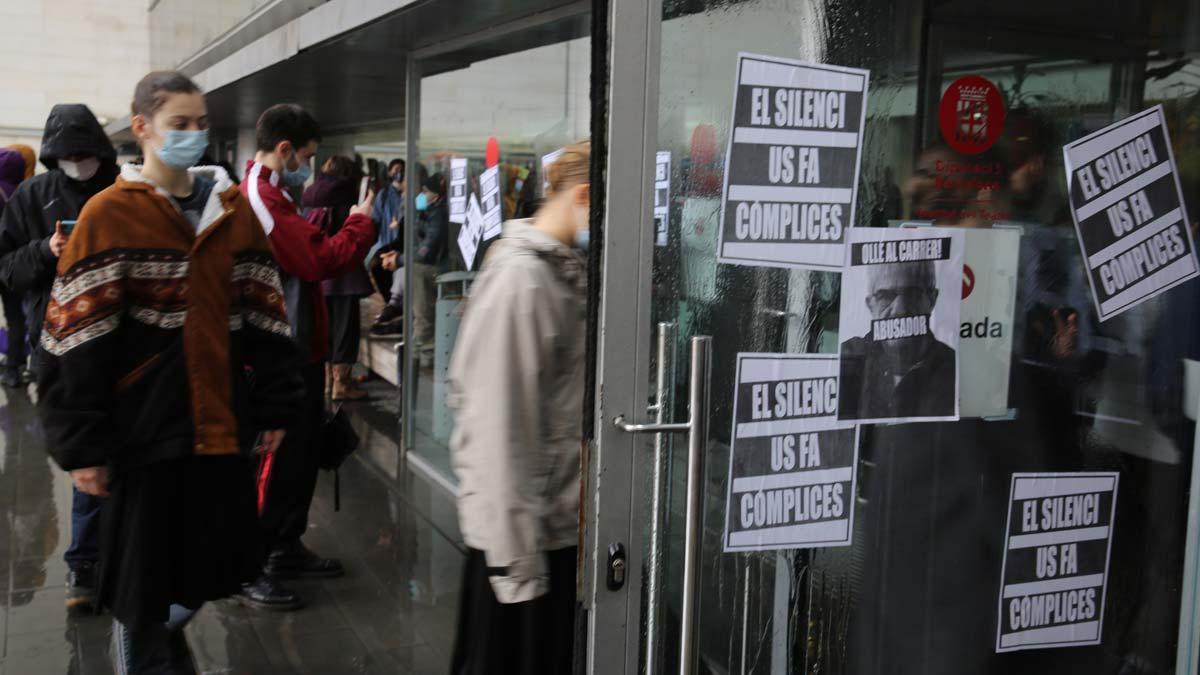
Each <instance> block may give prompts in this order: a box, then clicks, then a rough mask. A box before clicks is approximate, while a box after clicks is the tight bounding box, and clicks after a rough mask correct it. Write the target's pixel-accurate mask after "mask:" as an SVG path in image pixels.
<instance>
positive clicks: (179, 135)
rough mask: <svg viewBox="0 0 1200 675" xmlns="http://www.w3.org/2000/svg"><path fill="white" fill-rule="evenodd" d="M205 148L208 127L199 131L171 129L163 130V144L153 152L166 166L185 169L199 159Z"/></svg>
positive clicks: (206, 147)
mask: <svg viewBox="0 0 1200 675" xmlns="http://www.w3.org/2000/svg"><path fill="white" fill-rule="evenodd" d="M207 149H208V129H200V130H199V131H179V130H176V129H172V130H170V131H166V132H163V146H162V147H161V148H159V149H158V150H157V152H156V153H155V154H157V155H158V158H159V159H161V160H162V161H163V163H164V164H166V165H167V166H170V167H173V168H176V169H187V168H189V167H191V166H193V165H194V164H195V163H196V162H198V161H200V158H201V157H203V156H204V151H205V150H207Z"/></svg>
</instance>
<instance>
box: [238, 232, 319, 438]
mask: <svg viewBox="0 0 1200 675" xmlns="http://www.w3.org/2000/svg"><path fill="white" fill-rule="evenodd" d="M254 229H255V233H254V238H255V239H256V240H257V242H256V243H257V244H258V246H259V247H260V248H259V250H258V251H252V252H247V253H245V254H242V255H240V256H239V260H238V262H237V263H236V267H235V271H234V274H235V277H236V278H237V281H238V283H235V284H234V287H235V288H237V289H238V291H237V292H236V295H235V297H234V298H233V301H234V303H235V304H236V305H237V306H238V307H239V308H240V313H241V315H242V346H243V347H242V348H243V354H244V359H245V363H244V364H243V365H244V366H246V367H248V368H249V369H250V370H251V372H252V375H251V377H252V380H253V385H252V387H251V401H250V405H251V410H252V415H253V419H252V422H253V423H254V425H255V427H257V429H258V430H263V429H284V428H286V427H288V426H290V425H291V423H292V422H293V421H294V420H295V416H296V411H297V410H299V409H300V405H299V404H300V401H301V399H302V397H303V393H304V382H303V380H302V378H301V376H300V358H299V355H298V353H297V350H296V345H295V343H294V342H293V341H292V331H291V328H290V326H289V325H288V317H287V307H286V304H285V301H284V294H283V284H282V283H281V279H280V275H279V267H278V266H277V265H276V263H275V260H274V258H272V257H271V254H270V250H269V248H268V244H267V237H266V234H265V233H264V232H263V231H262V228H260V227H258V226H257V225H255V228H254Z"/></svg>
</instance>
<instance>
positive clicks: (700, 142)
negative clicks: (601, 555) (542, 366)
mask: <svg viewBox="0 0 1200 675" xmlns="http://www.w3.org/2000/svg"><path fill="white" fill-rule="evenodd" d="M663 4H664V14H663V22H662V52H661V77H660V98H659V109H658V147H657V148H656V149H657V150H659V151H669V152H670V153H671V155H672V162H671V195H672V198H671V203H670V210H669V223H670V226H669V230H668V238H667V242H666V244H667V245H666V246H665V247H661V248H659V249H658V250H657V251H656V254H655V263H654V272H655V283H654V289H653V293H654V297H653V317H652V321H654V322H659V321H674V322H677V323H678V324H679V331H678V334H679V336H680V344H679V345H678V347H677V349H678V353H679V354H683V353H684V350H685V348H686V347H685V345H684V343H683V340H685V339H686V338H687V337H689V336H692V335H712V336H714V337H713V345H714V354H713V361H712V363H713V372H712V389H711V390H712V392H713V393H712V395H713V402H712V410H711V414H712V417H711V420H710V429H711V432H710V433H711V437H710V439H709V440H710V444H709V448H710V449H709V455H708V459H707V476H706V480H705V506H706V513H705V533H704V544H703V549H704V561H703V570H702V579H701V583H702V589H703V590H702V600H701V603H700V611H699V622H700V625H699V631H698V634H699V636H700V644H701V645H702V654H701V663H702V665H701V672H713V673H718V672H719V673H725V672H730V673H732V672H737V673H751V672H758V673H762V672H772V673H784V672H788V673H793V672H794V673H855V674H864V675H865V674H872V675H874V674H879V675H882V674H884V673H888V674H906V673H912V674H917V673H921V674H929V673H935V674H936V673H945V674H947V675H951V674H954V675H959V674H961V673H965V672H970V673H997V674H1000V673H1018V672H1020V673H1026V672H1028V673H1034V672H1036V673H1073V674H1079V675H1083V674H1085V673H1086V674H1089V675H1091V674H1094V673H1111V674H1114V675H1115V674H1117V673H1154V672H1173V671H1174V665H1173V664H1174V662H1175V658H1176V641H1177V632H1178V622H1179V616H1180V591H1181V586H1182V581H1181V578H1182V577H1181V574H1182V565H1183V554H1184V547H1185V542H1186V538H1187V535H1188V533H1187V532H1186V530H1185V525H1186V522H1187V519H1186V513H1187V506H1188V495H1187V489H1188V481H1189V479H1190V476H1191V464H1192V447H1193V439H1194V434H1195V422H1194V420H1193V417H1194V414H1193V413H1192V412H1191V411H1185V405H1184V404H1185V398H1184V391H1185V384H1184V369H1185V365H1184V364H1185V362H1186V361H1188V360H1194V359H1197V358H1200V355H1198V352H1200V341H1198V339H1200V331H1197V329H1196V327H1195V326H1194V324H1195V323H1196V321H1195V319H1194V318H1193V317H1194V315H1195V314H1196V307H1197V302H1198V301H1200V282H1196V281H1192V282H1189V283H1186V284H1183V285H1180V286H1177V287H1175V288H1173V289H1171V290H1170V291H1167V292H1165V293H1163V294H1161V295H1159V296H1157V297H1155V298H1153V299H1151V300H1149V301H1147V302H1145V303H1143V304H1141V305H1138V306H1137V307H1135V308H1133V309H1131V310H1129V311H1126V312H1125V313H1123V314H1121V315H1119V316H1117V317H1114V318H1110V319H1108V320H1106V321H1100V319H1099V317H1098V315H1097V310H1096V307H1095V304H1094V303H1093V300H1092V294H1091V289H1090V288H1089V285H1088V283H1089V282H1088V277H1087V275H1086V273H1085V270H1084V260H1083V259H1082V256H1081V254H1080V249H1079V245H1078V242H1077V237H1076V235H1075V230H1074V225H1073V222H1072V218H1071V215H1070V211H1069V210H1068V204H1067V201H1066V194H1067V192H1066V181H1065V172H1064V163H1063V154H1062V146H1063V145H1065V144H1067V143H1070V142H1072V141H1075V140H1077V139H1079V138H1081V137H1083V136H1085V135H1087V134H1089V133H1091V132H1093V131H1096V130H1098V129H1101V128H1103V127H1105V126H1107V125H1109V124H1111V123H1113V122H1115V121H1117V120H1120V119H1123V118H1125V117H1128V116H1130V115H1132V114H1135V113H1137V112H1139V111H1142V110H1145V109H1147V108H1150V107H1153V106H1156V105H1160V104H1161V105H1162V106H1163V111H1164V115H1165V119H1166V123H1167V126H1168V128H1169V132H1170V138H1171V149H1172V151H1173V153H1174V157H1175V159H1176V162H1177V165H1178V170H1179V175H1180V181H1181V183H1182V188H1183V192H1184V195H1185V197H1186V199H1187V201H1188V204H1187V206H1188V211H1189V213H1190V214H1191V216H1190V217H1191V220H1190V222H1188V223H1187V225H1188V226H1189V227H1192V228H1193V229H1195V225H1196V223H1197V222H1198V220H1197V219H1198V218H1200V212H1197V208H1200V204H1196V203H1195V197H1196V195H1197V188H1198V187H1200V147H1198V139H1200V134H1198V130H1200V112H1198V111H1200V107H1198V106H1197V101H1198V100H1200V96H1198V94H1200V77H1198V74H1200V66H1197V65H1196V63H1197V61H1196V58H1197V56H1198V54H1197V48H1198V47H1200V12H1198V11H1197V10H1196V9H1195V7H1194V4H1190V3H1184V2H1171V1H1167V0H1150V1H1132V2H1124V3H1084V2H1077V1H1073V0H1072V1H1067V2H1052V3H1047V2H1034V1H1032V0H1014V1H1012V2H1003V3H980V2H975V1H967V0H948V1H946V2H937V3H922V2H916V1H915V0H902V1H900V2H882V1H880V0H850V1H848V2H837V3H832V2H822V1H820V0H744V1H740V2H729V1H727V0H721V1H712V2H709V1H706V0H667V1H665V2H664V3H663ZM739 52H753V53H758V54H766V55H772V56H778V57H784V58H791V59H801V60H806V61H810V62H815V63H824V64H832V65H839V66H849V67H854V68H864V69H869V70H870V81H869V102H868V106H867V113H866V115H867V117H866V128H865V138H864V140H863V145H862V148H863V149H862V164H861V174H860V180H859V184H858V198H857V209H856V217H855V222H854V225H855V226H858V227H889V226H890V227H896V226H899V224H900V223H901V222H903V221H925V222H927V223H928V222H930V221H932V222H934V223H936V224H938V225H945V226H955V227H962V228H972V229H978V228H996V227H1007V228H1011V229H1016V230H1017V231H1018V232H1019V237H1020V248H1019V256H1018V261H1017V271H1016V280H1015V284H1016V291H1015V303H1014V305H1015V310H1014V315H1013V317H1012V319H1011V321H1006V322H1003V323H1004V326H1005V328H1004V330H1009V331H1011V332H1012V335H1011V338H1012V347H1011V365H1010V366H1009V367H1008V369H1007V374H1006V375H1003V376H1002V377H1004V378H1005V379H1008V381H1009V387H1008V392H1007V400H1006V405H1004V406H1002V407H1003V408H1005V410H1003V411H994V414H989V415H987V416H986V418H985V417H980V416H973V417H964V418H963V419H962V420H961V421H958V422H949V423H921V424H900V425H864V426H863V427H862V440H861V446H860V456H859V463H858V492H857V495H855V497H856V499H857V505H856V507H857V510H856V513H855V520H854V528H853V544H852V545H851V546H849V547H844V548H819V549H811V550H782V551H768V552H760V553H729V554H727V553H724V552H723V534H724V533H723V528H724V524H725V509H726V497H727V491H728V489H729V485H728V471H729V466H730V465H729V445H730V430H731V428H732V420H731V414H732V403H733V401H732V393H733V391H734V389H735V387H734V374H735V373H734V368H735V364H736V354H737V353H739V352H792V353H801V352H828V353H833V352H836V351H837V349H838V336H837V326H838V311H839V310H838V308H839V301H840V298H839V284H840V279H839V275H838V274H836V273H826V272H808V271H791V270H781V269H772V268H767V267H755V266H735V265H726V264H719V263H718V262H717V259H716V251H717V243H718V236H719V225H720V213H721V200H722V172H723V170H724V160H725V154H726V148H727V146H728V143H729V136H730V133H731V129H730V127H729V125H730V118H731V106H732V98H731V91H732V90H733V82H734V70H735V66H736V63H737V55H738V53H739ZM967 77H973V78H979V79H981V80H983V81H986V82H987V83H988V86H987V87H984V88H983V89H979V90H978V92H977V93H981V95H982V94H987V93H989V92H991V91H992V89H994V90H995V91H994V93H995V94H997V95H998V96H999V99H998V101H999V104H998V105H997V99H990V101H991V105H992V106H993V108H992V109H991V111H990V112H988V113H987V116H986V117H985V118H979V121H980V122H981V123H982V122H989V123H992V124H993V125H994V126H996V127H998V128H996V129H994V132H995V133H994V134H992V135H990V136H989V134H991V132H992V130H989V129H971V130H968V135H971V134H974V135H975V136H973V137H978V138H982V139H985V140H982V141H980V143H981V144H982V145H986V146H987V147H986V148H979V147H970V146H969V145H964V143H963V142H959V141H955V140H954V136H955V131H954V128H953V126H951V128H950V131H948V132H947V131H944V130H943V126H944V125H943V122H944V121H945V115H946V112H945V110H946V109H945V108H944V107H943V106H944V100H945V99H946V97H947V95H948V93H949V92H951V90H952V88H953V87H954V86H955V83H959V82H961V81H962V79H963V78H967ZM974 81H975V80H971V82H974ZM988 87H990V88H988ZM973 91H975V90H973ZM956 105H957V102H955V105H954V106H952V107H951V113H954V112H955V111H958V110H961V109H959V108H957V107H955V106H956ZM1001 118H1002V120H1003V121H1002V123H1001V122H999V120H1001ZM950 121H951V122H953V117H951V120H950ZM960 141H961V139H960ZM964 148H965V150H964ZM964 177H967V178H970V180H964ZM997 311H998V312H1003V311H1004V309H1003V308H1001V307H997ZM998 316H999V315H998ZM998 316H997V317H992V318H993V319H997V320H999V319H998ZM991 331H992V327H991V324H990V323H988V325H987V326H986V327H985V328H984V330H983V332H984V334H990V333H991ZM977 333H978V329H977V328H976V326H975V325H974V324H971V325H967V326H963V327H962V333H961V335H962V339H963V341H964V343H965V342H966V341H968V340H972V339H976V338H979V337H982V336H979V335H977ZM685 370H686V369H677V374H678V381H677V385H678V387H677V392H676V395H675V398H676V400H686V377H687V373H686V372H684V371H685ZM982 384H984V383H983V382H982V381H980V380H979V379H976V380H969V379H965V378H964V379H963V380H962V382H961V386H962V387H963V388H968V387H975V386H982ZM1192 405H1193V406H1194V405H1195V402H1194V400H1193V401H1192ZM681 445H682V444H677V446H676V452H675V462H674V463H675V469H674V476H675V479H674V489H673V490H672V497H673V500H674V503H673V505H672V523H671V525H672V527H671V535H670V546H669V547H668V551H669V559H668V560H669V564H670V565H671V569H672V570H678V566H679V565H680V563H681V561H682V548H681V546H682V536H683V529H682V514H683V508H684V507H683V504H684V498H685V489H684V487H685V486H684V484H683V479H684V476H685V471H684V462H685V461H686V458H685V457H684V454H685V453H684V452H683V451H682V449H681V448H680V446H681ZM645 457H647V467H646V471H645V474H646V475H647V476H649V475H650V473H651V472H650V465H649V458H650V457H651V455H650V453H649V452H647V453H646V454H645ZM1083 471H1113V472H1118V473H1119V476H1120V483H1119V491H1118V495H1119V496H1118V497H1117V499H1116V509H1115V516H1114V518H1113V522H1112V543H1111V559H1110V562H1109V566H1108V570H1109V573H1108V578H1107V585H1106V591H1105V594H1104V596H1103V598H1102V600H1100V601H1099V602H1101V603H1102V607H1101V610H1102V613H1103V616H1102V618H1103V630H1102V632H1101V633H1100V635H1099V644H1094V645H1090V646H1080V647H1075V648H1070V649H1066V648H1058V649H1055V648H1042V649H1031V650H1026V651H1014V652H1006V653H997V629H998V622H1004V621H1008V620H1009V617H1008V616H1007V614H1008V613H1009V612H1010V611H1012V612H1019V611H1021V608H1020V606H1019V603H1018V606H1017V607H1016V608H1015V609H1014V608H1013V607H1012V606H1011V599H1010V600H1009V601H1008V602H1005V603H1002V602H1001V597H1000V595H1001V583H1002V580H1001V574H1002V565H1003V562H1004V559H1005V544H1006V542H1005V533H1006V522H1007V520H1006V519H1007V517H1008V515H1009V494H1010V488H1011V484H1012V476H1013V474H1014V473H1019V472H1083ZM648 492H649V490H647V493H648ZM666 580H667V584H668V594H667V595H668V600H669V601H668V612H667V617H666V618H665V619H664V620H663V625H664V626H665V627H666V628H667V631H666V635H667V636H668V638H667V641H666V642H665V644H664V647H663V655H664V659H665V660H664V664H663V667H662V671H661V672H673V671H676V670H677V669H678V666H677V664H675V663H674V661H675V659H676V653H677V644H676V642H674V641H675V640H677V639H678V628H677V626H678V621H679V616H678V612H679V606H680V597H679V594H680V589H679V587H678V585H679V581H680V575H679V574H677V573H675V572H672V573H669V574H667V575H666ZM1046 597H1047V598H1049V597H1050V596H1046ZM1043 618H1045V617H1043ZM648 620H654V619H653V618H650V619H648ZM1046 621H1048V622H1050V623H1054V620H1053V619H1046ZM1035 623H1036V622H1035ZM1039 625H1046V624H1039Z"/></svg>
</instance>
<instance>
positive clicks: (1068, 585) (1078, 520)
mask: <svg viewBox="0 0 1200 675" xmlns="http://www.w3.org/2000/svg"><path fill="white" fill-rule="evenodd" d="M1118 478H1119V476H1118V474H1117V473H1115V472H1100V473H1014V474H1013V476H1012V490H1011V492H1010V496H1009V500H1008V527H1007V530H1006V535H1005V539H1004V565H1003V571H1002V572H1001V585H1000V610H999V624H998V630H997V633H996V651H997V652H1010V651H1017V650H1021V649H1049V648H1054V647H1079V646H1083V645H1098V644H1100V637H1101V635H1102V634H1103V627H1104V598H1105V591H1106V589H1107V587H1108V564H1109V553H1110V551H1111V548H1112V529H1113V520H1114V516H1115V514H1116V508H1117V482H1118Z"/></svg>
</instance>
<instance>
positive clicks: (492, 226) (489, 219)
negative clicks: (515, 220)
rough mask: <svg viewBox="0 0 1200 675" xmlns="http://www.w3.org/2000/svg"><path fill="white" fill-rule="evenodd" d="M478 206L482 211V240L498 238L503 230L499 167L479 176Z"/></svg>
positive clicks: (494, 167)
mask: <svg viewBox="0 0 1200 675" xmlns="http://www.w3.org/2000/svg"><path fill="white" fill-rule="evenodd" d="M479 192H480V193H481V195H482V197H481V198H480V206H481V208H482V209H483V238H484V240H485V241H486V240H488V239H491V238H493V237H499V236H500V232H501V230H502V228H503V222H502V218H501V215H500V167H499V166H498V165H497V166H493V167H492V168H490V169H488V170H486V171H484V172H483V173H481V174H479Z"/></svg>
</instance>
